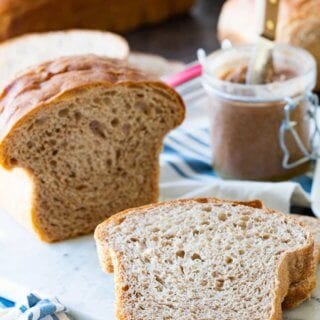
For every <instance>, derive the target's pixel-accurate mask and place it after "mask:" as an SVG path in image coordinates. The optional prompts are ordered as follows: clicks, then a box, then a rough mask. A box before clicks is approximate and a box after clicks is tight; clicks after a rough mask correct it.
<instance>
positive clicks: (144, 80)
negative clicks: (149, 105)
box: [0, 55, 185, 168]
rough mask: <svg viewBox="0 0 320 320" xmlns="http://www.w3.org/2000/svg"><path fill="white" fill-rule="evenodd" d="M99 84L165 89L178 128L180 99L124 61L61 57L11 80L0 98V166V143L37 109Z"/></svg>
mask: <svg viewBox="0 0 320 320" xmlns="http://www.w3.org/2000/svg"><path fill="white" fill-rule="evenodd" d="M97 85H103V86H105V87H107V88H110V87H113V86H126V87H134V86H137V85H147V86H151V87H154V88H159V89H165V90H167V91H168V92H170V95H171V96H172V97H173V99H176V100H177V101H178V103H179V104H180V105H181V111H182V112H181V116H180V119H179V120H178V121H177V125H179V124H180V123H181V122H182V121H183V119H184V117H185V107H184V103H183V101H182V98H181V97H180V96H179V95H178V94H177V93H176V91H175V90H173V89H172V88H171V87H169V86H167V85H166V84H164V83H163V82H161V81H152V79H150V77H149V76H147V75H146V74H144V73H143V72H140V71H139V70H137V69H134V68H130V67H128V65H127V64H126V62H124V61H121V60H117V59H106V58H104V57H99V56H96V55H83V56H70V57H62V58H59V59H56V60H54V61H49V62H46V63H43V64H40V65H38V66H35V67H30V68H29V70H27V71H26V72H25V73H24V74H22V75H20V76H19V77H17V78H16V79H15V80H13V81H12V82H11V83H10V84H9V85H8V86H7V87H6V88H5V89H4V90H3V91H2V93H1V95H0V143H1V145H0V163H1V164H2V165H4V166H5V167H6V168H9V166H8V164H7V161H6V157H5V155H4V152H3V151H2V145H3V142H4V141H5V140H6V139H8V137H9V136H10V132H13V131H14V129H16V128H17V127H19V125H21V124H22V123H24V122H25V121H26V119H27V118H26V117H29V116H32V114H33V113H35V112H37V110H38V109H41V108H45V107H46V106H47V105H48V104H49V103H52V102H58V101H59V99H63V98H65V97H66V96H67V95H72V94H73V93H74V92H76V91H78V90H85V89H87V88H89V87H91V86H97Z"/></svg>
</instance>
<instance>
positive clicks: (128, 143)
mask: <svg viewBox="0 0 320 320" xmlns="http://www.w3.org/2000/svg"><path fill="white" fill-rule="evenodd" d="M183 118H184V105H183V103H182V100H181V98H180V96H179V95H178V94H177V93H176V92H175V91H174V90H173V89H171V88H170V87H168V86H166V85H165V84H164V83H161V82H153V81H149V80H148V78H147V77H146V76H145V75H144V74H142V73H141V72H140V71H137V70H135V69H131V68H129V67H127V65H126V64H125V63H123V62H122V61H120V60H111V59H107V58H102V57H98V56H93V55H90V56H74V57H65V58H59V59H57V60H54V61H52V62H47V63H44V64H41V65H39V66H36V67H34V68H31V69H30V70H29V71H28V72H26V73H25V74H22V75H21V76H20V77H18V78H16V79H15V80H14V81H13V82H12V83H11V84H10V85H9V86H8V87H7V88H6V89H5V91H4V92H3V94H2V96H0V128H1V130H0V164H1V166H0V206H1V207H3V208H6V209H7V211H9V212H10V213H12V214H13V215H14V216H15V217H17V219H18V220H20V221H22V222H23V223H24V224H26V225H28V226H29V227H31V228H32V229H34V230H35V231H36V232H37V234H38V235H39V236H40V238H41V239H42V240H45V241H49V242H51V241H57V240H62V239H66V238H70V237H73V236H76V235H80V234H85V233H89V232H92V231H93V230H94V228H95V227H96V226H97V224H98V223H99V222H101V221H103V220H104V219H105V218H106V217H109V216H111V215H112V214H114V213H116V212H118V211H121V210H123V209H126V208H130V207H135V206H139V205H143V204H147V203H152V202H156V201H157V198H158V174H159V163H158V156H159V153H160V150H161V147H162V140H163V137H164V135H165V134H166V133H167V132H168V131H169V130H171V129H173V128H174V127H176V126H177V125H179V124H180V123H181V122H182V120H183Z"/></svg>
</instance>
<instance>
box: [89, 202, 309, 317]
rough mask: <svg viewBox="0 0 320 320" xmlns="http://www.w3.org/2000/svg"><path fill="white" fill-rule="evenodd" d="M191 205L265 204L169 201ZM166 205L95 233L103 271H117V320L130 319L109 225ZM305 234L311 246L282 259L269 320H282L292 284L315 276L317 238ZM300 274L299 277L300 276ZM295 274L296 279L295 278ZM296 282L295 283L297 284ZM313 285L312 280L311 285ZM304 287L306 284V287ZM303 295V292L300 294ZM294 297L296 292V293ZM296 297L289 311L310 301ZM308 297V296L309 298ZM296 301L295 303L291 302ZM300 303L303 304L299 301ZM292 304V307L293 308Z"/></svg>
mask: <svg viewBox="0 0 320 320" xmlns="http://www.w3.org/2000/svg"><path fill="white" fill-rule="evenodd" d="M192 202H200V203H218V204H219V203H226V202H227V203H231V204H234V205H235V206H237V205H244V206H249V207H253V208H258V209H259V208H261V207H262V203H261V202H260V201H254V202H251V204H250V202H247V203H246V202H236V201H228V200H219V199H215V198H197V199H180V200H174V201H170V205H172V206H175V205H179V204H183V203H192ZM163 204H164V203H157V204H152V205H147V206H143V207H140V208H134V209H128V210H125V211H122V212H120V213H118V214H116V215H114V216H112V217H110V218H109V219H107V220H106V221H104V222H103V223H101V224H100V225H98V227H97V228H96V230H95V234H94V237H95V240H96V244H97V250H98V256H99V261H100V264H101V267H102V268H103V270H104V271H105V272H112V271H113V270H115V271H117V272H116V274H115V276H116V279H115V283H116V296H117V311H116V312H117V317H118V319H121V320H127V319H129V318H128V316H127V315H125V314H123V311H122V310H123V307H122V305H123V301H122V299H121V297H122V294H123V292H122V291H121V290H120V289H119V288H120V287H121V279H122V278H123V272H121V263H120V260H121V259H119V257H118V256H117V255H118V254H119V253H118V252H117V253H115V252H113V251H111V250H110V248H108V245H107V243H106V241H105V239H106V238H107V235H108V231H107V229H108V225H109V224H119V223H121V221H122V220H123V219H124V218H125V217H126V216H127V215H130V214H135V213H136V212H137V211H139V213H143V212H146V211H147V210H149V209H150V208H156V207H161V206H162V205H163ZM264 212H266V213H270V214H275V215H283V214H282V213H279V212H276V211H274V210H268V209H264ZM293 220H294V221H295V223H296V224H298V225H300V226H303V227H305V226H304V225H303V224H301V223H300V222H298V221H297V220H295V219H293ZM305 229H306V232H307V234H308V238H309V239H308V243H307V244H306V245H305V246H304V247H303V248H301V249H300V250H297V251H296V252H287V253H286V254H285V255H284V256H283V260H282V261H281V262H280V265H279V268H278V280H279V279H281V280H279V281H280V284H279V283H278V286H277V287H276V288H275V297H276V301H275V304H274V306H273V311H272V317H271V318H270V319H269V320H280V319H282V310H281V304H282V302H283V301H284V300H285V297H286V296H287V294H288V293H289V291H290V286H291V285H292V284H295V283H296V282H299V281H300V280H297V278H299V279H301V280H302V281H304V279H307V278H308V276H309V275H310V274H311V275H312V274H313V272H314V261H315V260H314V238H313V235H312V233H311V232H310V231H309V230H308V229H307V228H305ZM296 264H297V265H300V266H302V265H303V268H298V270H296V269H295V267H296ZM297 272H298V274H299V275H298V276H297V274H296V273H297ZM294 274H295V275H294ZM294 279H296V280H294ZM310 283H312V279H311V281H310ZM304 284H305V283H304ZM311 285H312V284H311ZM297 292H299V293H301V288H299V290H298V291H297ZM293 293H294V291H293ZM295 294H296V295H295V296H294V297H293V298H292V299H291V298H290V300H288V303H287V304H288V307H290V306H293V302H294V303H297V302H296V301H293V300H295V299H298V298H301V299H305V298H307V297H305V296H303V294H301V296H299V297H297V295H298V294H297V293H295ZM308 296H309V295H308ZM292 301H293V302H292ZM299 302H300V301H299ZM290 303H292V304H291V305H290Z"/></svg>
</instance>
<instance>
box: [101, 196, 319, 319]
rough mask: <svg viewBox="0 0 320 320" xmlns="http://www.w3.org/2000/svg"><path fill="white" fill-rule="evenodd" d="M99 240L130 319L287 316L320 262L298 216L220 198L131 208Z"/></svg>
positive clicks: (120, 307)
mask: <svg viewBox="0 0 320 320" xmlns="http://www.w3.org/2000/svg"><path fill="white" fill-rule="evenodd" d="M95 238H96V242H97V248H98V254H99V258H100V262H101V265H102V267H103V269H104V270H105V271H106V272H112V271H114V272H115V282H116V297H117V317H118V319H125V320H127V319H130V320H138V319H150V320H153V319H167V320H169V319H186V320H187V319H197V320H200V319H219V320H224V319H228V320H229V319H251V320H269V319H272V320H278V319H279V320H280V319H282V311H281V303H282V302H283V300H284V298H285V296H286V295H287V294H288V291H289V287H290V285H292V284H295V283H298V282H300V281H302V280H304V279H306V278H307V276H308V275H310V272H311V271H312V261H314V260H313V257H314V256H313V250H314V240H313V236H312V234H311V232H310V231H309V230H308V229H307V228H305V227H304V226H302V225H301V224H300V223H298V222H297V221H296V220H295V219H292V218H291V217H290V216H288V215H284V214H281V213H277V212H274V211H270V210H267V209H259V208H252V207H248V206H245V205H241V204H237V203H232V202H226V201H219V200H216V199H189V200H178V201H172V202H167V203H161V204H157V205H150V206H145V207H142V208H136V209H131V210H127V211H124V212H121V213H119V214H117V215H115V216H113V217H112V218H110V219H108V220H107V221H105V222H104V223H102V224H100V225H99V226H98V227H97V229H96V231H95Z"/></svg>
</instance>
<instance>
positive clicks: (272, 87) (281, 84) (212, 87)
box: [200, 44, 316, 102]
mask: <svg viewBox="0 0 320 320" xmlns="http://www.w3.org/2000/svg"><path fill="white" fill-rule="evenodd" d="M253 49H254V45H253V44H249V45H248V44H246V45H239V46H234V47H231V48H228V49H220V50H218V51H215V52H214V53H212V54H210V55H209V56H207V57H206V58H205V59H204V61H200V62H201V64H202V67H203V73H202V83H203V85H204V87H205V89H206V90H208V91H211V92H214V93H215V94H218V95H220V96H222V97H224V98H226V99H230V100H240V101H248V102H251V101H252V102H260V101H261V102H263V101H264V102H265V101H282V100H283V99H285V98H286V97H292V96H297V95H301V94H303V92H308V91H312V90H313V89H314V87H315V83H316V61H315V59H314V57H313V56H312V55H311V54H310V53H309V52H308V51H306V50H304V49H302V48H298V47H294V46H291V45H288V44H276V46H275V53H276V54H277V55H278V56H279V57H280V56H283V57H286V56H285V55H284V53H285V52H290V53H291V55H292V56H293V57H292V58H296V59H299V58H300V59H303V60H304V62H303V68H304V72H301V73H298V74H297V76H295V77H293V78H290V79H286V80H284V81H277V82H272V83H267V84H254V85H248V84H241V83H233V82H229V81H226V80H221V79H219V78H218V77H217V76H215V75H214V72H213V70H214V69H217V68H218V67H219V59H220V60H221V59H222V58H223V56H227V55H231V54H232V53H233V54H234V55H235V57H236V55H237V54H238V55H239V56H240V54H241V53H242V54H244V53H247V54H249V53H250V52H252V50H253ZM226 87H228V88H229V89H232V90H226V91H224V90H222V89H223V88H224V89H225V88H226ZM298 87H299V88H300V90H297V88H298ZM290 88H291V90H292V92H290ZM295 90H296V91H300V92H299V94H298V92H294V91H295ZM230 91H232V92H242V93H245V94H241V95H240V94H235V93H230ZM253 92H256V93H257V94H256V95H252V93H253ZM280 92H283V93H282V94H281V93H280ZM246 93H247V94H246ZM259 93H260V94H259Z"/></svg>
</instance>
